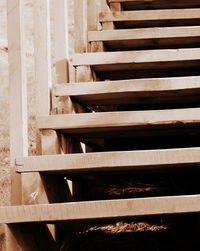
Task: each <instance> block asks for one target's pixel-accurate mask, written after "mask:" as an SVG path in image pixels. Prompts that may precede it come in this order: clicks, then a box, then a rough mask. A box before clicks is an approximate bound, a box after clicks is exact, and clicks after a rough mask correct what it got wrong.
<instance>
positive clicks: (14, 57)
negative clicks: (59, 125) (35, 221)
mask: <svg viewBox="0 0 200 251" xmlns="http://www.w3.org/2000/svg"><path fill="white" fill-rule="evenodd" d="M7 4H8V48H9V50H8V60H9V83H10V85H9V89H10V93H9V94H10V160H11V166H14V165H15V158H17V157H25V156H27V155H28V136H27V127H28V126H27V124H28V123H27V117H28V116H27V82H26V71H25V69H26V64H25V45H24V18H23V14H24V13H23V8H24V1H23V0H8V1H7ZM17 176H18V175H17ZM15 178H16V179H15V181H14V182H17V183H19V186H20V181H19V180H20V178H17V177H16V176H15ZM19 189H20V190H21V188H18V189H17V190H16V187H15V186H12V188H11V190H12V193H11V200H12V204H13V205H20V204H21V198H20V196H19V194H21V192H20V190H19ZM16 193H17V194H18V195H17V194H16Z"/></svg>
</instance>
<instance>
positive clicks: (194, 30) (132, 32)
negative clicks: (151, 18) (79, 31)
mask: <svg viewBox="0 0 200 251" xmlns="http://www.w3.org/2000/svg"><path fill="white" fill-rule="evenodd" d="M199 33H200V26H194V27H192V26H189V27H170V28H169V27H163V28H145V29H129V30H112V31H106V30H103V31H89V32H88V39H89V41H90V42H91V41H113V40H123V41H126V40H133V41H134V40H142V39H164V38H173V39H175V38H181V37H184V38H185V39H187V38H189V37H199V36H200V34H199Z"/></svg>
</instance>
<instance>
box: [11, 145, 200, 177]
mask: <svg viewBox="0 0 200 251" xmlns="http://www.w3.org/2000/svg"><path fill="white" fill-rule="evenodd" d="M99 160H101V161H99ZM199 163H200V148H198V147H197V148H181V149H164V150H145V151H122V152H101V153H87V154H65V155H58V156H53V155H48V156H37V157H28V158H19V159H17V167H16V170H17V172H20V173H21V172H38V171H39V172H47V173H48V172H49V173H57V172H61V173H77V172H95V171H97V172H98V171H99V172H106V171H111V170H112V171H113V170H114V171H123V170H142V169H146V170H150V169H155V168H164V167H171V168H174V167H183V166H187V165H188V166H189V165H195V164H196V165H199Z"/></svg>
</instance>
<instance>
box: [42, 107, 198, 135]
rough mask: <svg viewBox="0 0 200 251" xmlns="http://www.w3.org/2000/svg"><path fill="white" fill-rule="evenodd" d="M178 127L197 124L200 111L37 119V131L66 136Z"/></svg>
mask: <svg viewBox="0 0 200 251" xmlns="http://www.w3.org/2000/svg"><path fill="white" fill-rule="evenodd" d="M178 124H179V125H180V126H181V125H182V126H183V125H184V126H186V125H191V124H196V125H197V124H200V108H190V109H173V110H156V111H155V110H152V111H129V112H101V113H82V114H67V115H51V116H44V117H40V118H38V128H40V129H41V130H42V129H50V128H51V129H54V130H64V131H65V132H67V133H76V134H77V133H86V132H90V133H92V132H98V133H99V132H105V131H110V130H111V131H112V130H116V131H117V130H121V131H125V130H128V129H129V130H133V129H134V128H135V129H138V128H140V127H141V128H152V127H156V126H173V125H174V127H177V126H178Z"/></svg>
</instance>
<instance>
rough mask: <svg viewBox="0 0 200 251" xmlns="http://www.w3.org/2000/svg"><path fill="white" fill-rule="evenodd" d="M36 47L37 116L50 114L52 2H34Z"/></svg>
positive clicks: (44, 0) (42, 0)
mask: <svg viewBox="0 0 200 251" xmlns="http://www.w3.org/2000/svg"><path fill="white" fill-rule="evenodd" d="M34 33H35V34H34V35H35V36H34V45H35V81H36V111H37V115H42V114H44V115H46V114H49V113H50V110H51V102H50V89H51V85H52V77H51V66H52V65H51V64H52V63H51V38H50V1H49V0H41V1H34Z"/></svg>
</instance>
